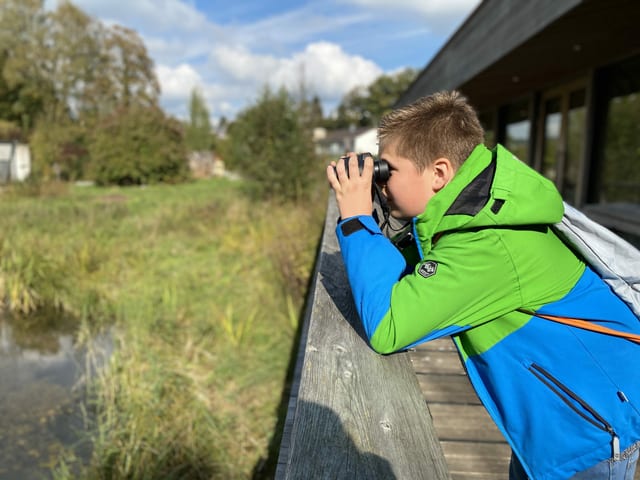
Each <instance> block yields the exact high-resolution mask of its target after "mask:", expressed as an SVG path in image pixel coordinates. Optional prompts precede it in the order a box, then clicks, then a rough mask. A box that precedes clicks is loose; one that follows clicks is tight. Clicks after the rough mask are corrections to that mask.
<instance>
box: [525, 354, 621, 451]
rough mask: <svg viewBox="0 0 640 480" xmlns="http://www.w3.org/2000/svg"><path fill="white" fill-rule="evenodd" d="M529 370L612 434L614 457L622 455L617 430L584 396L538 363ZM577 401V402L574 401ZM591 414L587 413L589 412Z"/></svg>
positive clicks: (573, 406) (585, 417)
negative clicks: (579, 394)
mask: <svg viewBox="0 0 640 480" xmlns="http://www.w3.org/2000/svg"><path fill="white" fill-rule="evenodd" d="M529 371H530V372H531V373H533V374H534V375H535V376H536V378H537V379H538V380H540V381H541V382H542V383H544V384H545V385H546V386H547V387H548V388H549V389H550V390H551V391H552V392H553V393H555V394H556V395H558V397H560V399H561V400H562V401H563V402H564V403H566V404H567V405H568V406H569V408H571V409H572V410H573V411H574V412H576V413H577V414H578V415H580V416H581V417H582V418H584V419H585V420H586V421H587V422H589V423H591V424H592V425H594V426H595V427H597V428H599V429H600V430H603V431H605V432H607V433H608V434H609V435H611V449H612V455H613V458H614V459H618V458H619V457H620V439H619V438H618V435H617V434H616V432H615V430H614V429H613V427H612V426H611V424H610V423H609V422H607V421H606V420H605V419H604V417H602V415H600V414H599V413H598V412H597V411H596V410H595V409H594V408H593V407H592V406H591V405H589V404H588V403H587V402H585V401H584V400H583V399H582V398H580V397H579V396H578V395H576V394H575V393H574V392H573V391H571V390H570V389H569V388H567V387H566V386H565V385H564V384H563V383H562V382H561V381H560V380H558V379H557V378H555V377H554V376H553V375H551V373H549V372H548V371H547V370H545V369H544V368H542V367H541V366H540V365H537V364H536V363H532V364H531V366H530V367H529ZM574 402H575V403H574ZM576 403H577V404H579V405H580V406H581V407H582V408H583V409H584V411H582V410H580V409H579V408H578V407H577V406H576ZM585 412H587V413H589V414H590V416H589V415H587V413H585Z"/></svg>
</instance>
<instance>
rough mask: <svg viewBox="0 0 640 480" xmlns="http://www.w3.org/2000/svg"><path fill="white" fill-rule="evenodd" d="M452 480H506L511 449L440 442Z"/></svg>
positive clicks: (502, 446) (498, 446)
mask: <svg viewBox="0 0 640 480" xmlns="http://www.w3.org/2000/svg"><path fill="white" fill-rule="evenodd" d="M441 444H442V449H443V450H444V453H445V456H446V458H447V463H448V464H449V471H450V472H451V478H452V479H453V480H467V479H473V480H507V479H508V478H509V459H510V458H511V449H510V448H509V446H508V445H507V444H506V443H505V444H497V445H496V444H491V443H489V444H487V443H478V442H447V441H443V442H441Z"/></svg>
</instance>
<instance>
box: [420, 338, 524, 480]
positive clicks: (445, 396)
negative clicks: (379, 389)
mask: <svg viewBox="0 0 640 480" xmlns="http://www.w3.org/2000/svg"><path fill="white" fill-rule="evenodd" d="M409 355H410V358H411V362H412V363H413V366H414V369H415V372H416V376H417V378H418V382H419V383H420V388H421V389H422V393H423V395H424V397H425V400H426V401H427V403H428V405H429V410H430V412H431V416H432V418H433V424H434V426H435V429H436V434H437V435H438V438H439V439H440V443H441V445H442V449H443V451H444V456H445V460H446V461H447V464H448V466H449V472H450V474H451V478H452V480H508V478H509V474H508V472H509V458H510V456H511V449H510V448H509V445H508V444H507V443H506V442H505V440H504V437H503V436H502V434H501V433H500V431H499V430H498V428H497V427H496V426H495V424H494V423H493V421H492V420H491V418H490V417H489V414H488V413H487V412H486V411H485V409H484V407H483V406H482V404H481V403H480V400H479V399H478V397H477V395H476V393H475V392H474V390H473V388H472V387H471V383H469V379H468V378H467V375H466V373H465V371H464V369H463V367H462V364H461V363H460V358H459V357H458V353H457V351H456V348H455V346H454V345H453V341H452V340H451V339H450V338H449V337H446V338H442V339H438V340H434V341H431V342H427V343H424V344H422V345H420V346H419V347H417V348H416V349H415V350H414V351H412V352H410V354H409Z"/></svg>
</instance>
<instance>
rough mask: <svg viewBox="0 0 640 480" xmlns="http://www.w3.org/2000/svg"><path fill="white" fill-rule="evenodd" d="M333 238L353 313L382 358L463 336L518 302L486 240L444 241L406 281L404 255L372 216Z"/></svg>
mask: <svg viewBox="0 0 640 480" xmlns="http://www.w3.org/2000/svg"><path fill="white" fill-rule="evenodd" d="M356 222H359V223H360V224H361V225H362V226H359V225H358V223H356ZM337 234H338V239H339V242H340V247H341V249H342V254H343V257H344V261H345V267H346V270H347V275H348V277H349V283H350V285H351V290H352V293H353V297H354V300H355V303H356V308H357V310H358V313H359V314H360V318H361V320H362V322H363V325H364V327H365V331H366V333H367V336H368V338H369V340H370V342H371V346H372V347H373V348H374V349H375V350H376V351H378V352H380V353H391V352H394V351H398V350H402V349H405V348H407V347H410V346H412V345H414V344H417V343H420V342H423V341H426V340H430V339H434V338H438V337H441V336H446V335H453V334H457V333H461V332H463V331H465V330H467V329H468V328H470V327H472V326H475V325H478V324H480V323H483V322H485V321H487V320H490V319H493V318H497V317H499V316H501V315H503V314H505V313H507V312H509V311H512V310H513V309H514V308H517V307H518V305H519V304H520V302H521V298H520V292H519V281H518V277H517V275H516V272H515V270H514V268H513V263H512V261H511V259H510V258H509V257H508V254H507V253H506V251H505V250H504V249H503V248H501V247H500V245H497V244H496V243H495V242H496V239H495V238H487V236H486V233H483V232H479V233H473V234H465V235H451V237H450V238H449V236H448V235H445V236H444V237H442V238H441V239H440V240H439V242H438V246H437V248H436V249H434V250H432V251H431V252H430V253H429V254H428V255H427V258H425V259H423V261H422V262H421V263H419V264H418V265H417V266H416V267H415V269H414V271H413V272H411V273H409V274H406V275H405V273H406V271H405V270H406V263H405V260H404V258H403V257H402V254H400V252H399V251H398V250H397V249H396V248H395V247H394V246H393V245H392V244H391V242H389V240H388V239H386V237H384V236H383V235H382V233H381V232H380V230H379V229H378V228H377V225H375V222H374V221H373V219H372V218H371V217H356V218H355V219H347V220H345V221H343V222H341V223H340V225H339V226H338V228H337ZM453 237H455V239H454V238H453Z"/></svg>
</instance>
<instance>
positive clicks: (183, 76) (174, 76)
mask: <svg viewBox="0 0 640 480" xmlns="http://www.w3.org/2000/svg"><path fill="white" fill-rule="evenodd" d="M156 74H157V75H158V80H159V82H160V87H161V89H162V96H163V97H164V98H165V99H167V100H170V101H171V100H176V99H184V98H189V96H190V95H191V91H192V90H193V89H194V88H196V87H198V88H201V89H202V87H203V84H204V82H203V81H202V77H201V76H200V74H199V73H198V72H196V70H195V69H194V68H193V67H192V66H191V65H187V64H185V63H183V64H181V65H178V66H177V67H175V68H174V67H169V66H167V65H158V66H157V67H156ZM185 92H186V94H185Z"/></svg>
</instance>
